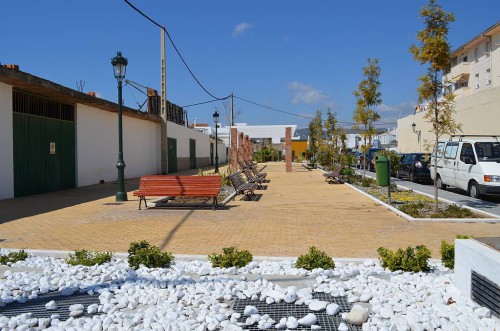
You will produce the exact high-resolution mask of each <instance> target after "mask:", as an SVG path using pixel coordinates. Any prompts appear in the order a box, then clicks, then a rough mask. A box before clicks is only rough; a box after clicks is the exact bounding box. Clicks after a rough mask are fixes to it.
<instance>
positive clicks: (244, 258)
mask: <svg viewBox="0 0 500 331" xmlns="http://www.w3.org/2000/svg"><path fill="white" fill-rule="evenodd" d="M222 252H223V253H222V254H216V253H212V254H210V255H209V256H208V260H209V261H210V262H211V263H212V266H213V267H221V268H229V267H239V268H241V267H244V266H246V265H247V264H249V263H250V262H252V259H253V256H252V254H251V253H250V252H249V251H247V250H245V249H243V250H241V251H240V250H238V248H237V247H236V246H231V247H224V248H223V249H222Z"/></svg>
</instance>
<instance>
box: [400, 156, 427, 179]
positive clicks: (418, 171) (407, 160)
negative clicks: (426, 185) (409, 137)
mask: <svg viewBox="0 0 500 331" xmlns="http://www.w3.org/2000/svg"><path fill="white" fill-rule="evenodd" d="M430 157H431V154H430V153H408V154H404V155H403V156H402V158H401V165H400V166H399V170H398V171H397V173H396V177H398V178H403V177H405V178H408V179H409V180H410V181H412V182H417V181H430V180H431V172H430V170H429V160H430Z"/></svg>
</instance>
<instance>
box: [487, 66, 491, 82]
mask: <svg viewBox="0 0 500 331" xmlns="http://www.w3.org/2000/svg"><path fill="white" fill-rule="evenodd" d="M490 84H491V69H486V85H490Z"/></svg>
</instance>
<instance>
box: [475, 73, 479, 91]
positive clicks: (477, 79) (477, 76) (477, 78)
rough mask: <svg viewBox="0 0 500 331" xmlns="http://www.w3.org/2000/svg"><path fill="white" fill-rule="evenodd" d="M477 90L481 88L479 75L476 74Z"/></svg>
mask: <svg viewBox="0 0 500 331" xmlns="http://www.w3.org/2000/svg"><path fill="white" fill-rule="evenodd" d="M476 88H479V74H476Z"/></svg>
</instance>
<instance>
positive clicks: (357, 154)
mask: <svg viewBox="0 0 500 331" xmlns="http://www.w3.org/2000/svg"><path fill="white" fill-rule="evenodd" d="M352 155H353V156H354V158H353V160H352V166H353V167H356V168H358V169H359V168H360V167H361V160H362V157H363V153H361V152H360V151H354V152H353V153H352Z"/></svg>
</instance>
